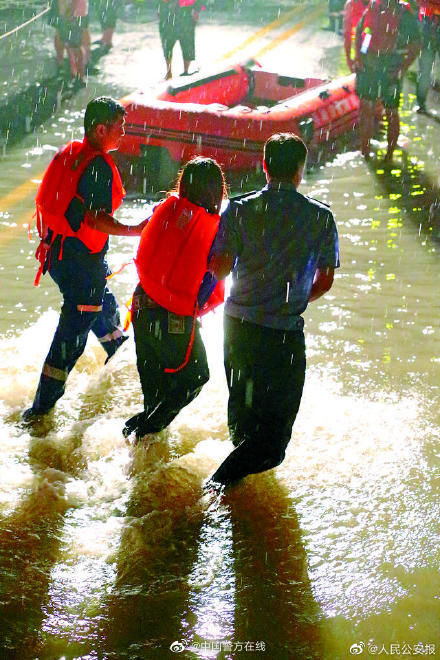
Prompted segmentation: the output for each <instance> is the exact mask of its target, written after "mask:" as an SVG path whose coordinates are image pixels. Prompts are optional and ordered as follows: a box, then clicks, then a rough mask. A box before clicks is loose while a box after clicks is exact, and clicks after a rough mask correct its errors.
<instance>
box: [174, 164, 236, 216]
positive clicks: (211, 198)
mask: <svg viewBox="0 0 440 660" xmlns="http://www.w3.org/2000/svg"><path fill="white" fill-rule="evenodd" d="M176 190H177V193H178V194H179V196H180V197H186V199H188V200H189V201H190V202H192V203H193V204H197V205H198V206H202V207H203V208H204V209H206V210H207V211H208V213H218V212H219V210H220V206H221V203H222V199H223V198H226V197H227V190H226V182H225V175H224V174H223V170H222V168H221V167H220V165H219V164H218V163H217V161H216V160H214V158H205V157H204V156H196V157H195V158H193V159H192V160H189V161H188V162H187V163H185V165H184V166H183V168H182V169H181V171H180V172H179V176H178V178H177V185H176Z"/></svg>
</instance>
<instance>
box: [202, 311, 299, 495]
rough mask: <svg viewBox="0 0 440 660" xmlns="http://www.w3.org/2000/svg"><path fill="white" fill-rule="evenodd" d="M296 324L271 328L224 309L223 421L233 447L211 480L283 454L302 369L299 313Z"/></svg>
mask: <svg viewBox="0 0 440 660" xmlns="http://www.w3.org/2000/svg"><path fill="white" fill-rule="evenodd" d="M298 326H299V327H298V329H296V330H289V331H285V330H275V329H273V328H267V327H264V326H261V325H256V324H254V323H247V322H246V321H241V320H239V319H236V318H233V317H231V316H228V315H225V320H224V331H225V339H224V350H225V371H226V379H227V383H228V389H229V402H228V426H229V432H230V435H231V440H232V442H233V444H234V445H235V447H236V449H234V451H232V453H231V454H229V456H228V457H227V458H226V459H225V460H224V461H223V463H222V464H221V465H220V467H219V468H218V470H217V471H216V472H215V474H214V475H213V476H212V480H213V481H216V482H218V483H221V484H225V485H227V484H229V483H232V482H234V481H236V480H238V479H241V478H243V477H245V476H246V475H248V474H253V473H257V472H263V471H264V470H269V469H270V468H273V467H276V466H277V465H280V463H282V461H283V460H284V456H285V452H286V447H287V445H288V443H289V441H290V436H291V433H292V426H293V423H294V421H295V418H296V415H297V413H298V409H299V404H300V401H301V396H302V391H303V386H304V378H305V369H306V356H305V343H304V333H303V330H302V319H300V320H299V321H298Z"/></svg>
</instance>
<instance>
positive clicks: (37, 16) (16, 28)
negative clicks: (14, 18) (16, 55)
mask: <svg viewBox="0 0 440 660" xmlns="http://www.w3.org/2000/svg"><path fill="white" fill-rule="evenodd" d="M49 9H50V7H46V9H43V11H40V13H39V14H36V15H35V16H33V17H32V18H30V19H29V20H28V21H26V22H25V23H22V24H21V25H17V27H15V28H14V29H13V30H9V32H5V34H2V35H1V36H0V41H1V40H2V39H6V37H10V36H11V34H15V32H18V31H19V30H21V29H22V28H24V27H26V26H27V25H29V24H30V23H33V22H34V21H36V20H37V19H38V18H41V17H42V16H44V14H46V13H47V12H48V11H49Z"/></svg>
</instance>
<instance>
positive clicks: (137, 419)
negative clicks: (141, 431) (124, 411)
mask: <svg viewBox="0 0 440 660" xmlns="http://www.w3.org/2000/svg"><path fill="white" fill-rule="evenodd" d="M144 416H145V412H144V411H142V412H141V413H138V414H137V415H133V417H130V419H127V421H126V422H125V425H124V428H123V429H122V435H123V436H124V438H128V436H130V435H131V434H132V433H133V432H134V431H136V436H137V433H138V428H139V426H140V425H141V423H142V420H143V418H144Z"/></svg>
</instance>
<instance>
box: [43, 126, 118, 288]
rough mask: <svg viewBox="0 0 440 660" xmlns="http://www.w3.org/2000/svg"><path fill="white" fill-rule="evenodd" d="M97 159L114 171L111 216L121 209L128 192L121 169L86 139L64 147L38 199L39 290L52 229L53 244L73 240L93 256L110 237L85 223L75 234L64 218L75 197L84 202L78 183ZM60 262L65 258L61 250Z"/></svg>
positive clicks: (58, 154) (73, 141) (48, 170)
mask: <svg viewBox="0 0 440 660" xmlns="http://www.w3.org/2000/svg"><path fill="white" fill-rule="evenodd" d="M97 156H101V157H102V158H104V160H105V161H106V162H107V163H108V165H109V166H110V167H111V170H112V174H113V178H112V213H113V212H114V211H115V210H116V209H117V208H118V207H119V206H120V205H121V202H122V200H123V198H124V196H125V190H124V187H123V185H122V181H121V177H120V175H119V172H118V169H117V167H116V165H115V164H114V162H113V159H112V157H111V156H110V155H109V154H107V153H104V152H102V151H97V150H96V149H93V148H92V147H91V146H90V144H89V142H88V140H87V138H84V140H83V141H80V140H72V141H71V142H68V143H67V144H66V145H65V146H64V147H62V148H61V149H60V150H59V151H58V152H57V153H56V154H55V156H54V157H53V159H52V161H51V162H50V164H49V167H48V168H47V170H46V172H45V174H44V176H43V180H42V181H41V183H40V186H39V188H38V192H37V195H36V197H35V204H36V217H37V230H38V234H39V236H40V239H41V241H40V245H39V247H38V248H37V252H36V257H37V259H38V260H39V261H40V264H41V266H40V270H39V272H38V273H37V277H36V278H35V285H36V286H37V285H38V282H39V280H40V276H41V272H42V269H43V265H44V261H45V258H46V254H47V251H48V249H49V247H50V246H49V245H48V244H47V242H46V241H45V239H46V237H47V234H48V230H49V229H50V230H52V234H53V235H52V242H53V241H54V240H55V238H56V236H59V235H60V236H62V240H63V241H64V239H65V238H66V237H68V236H74V237H75V238H78V239H79V240H80V241H82V242H83V243H84V245H86V247H87V248H88V249H89V250H90V252H92V253H96V252H100V251H101V250H102V248H103V247H104V245H105V243H106V241H107V239H108V234H105V233H103V232H101V231H98V230H97V229H92V228H91V227H89V226H88V225H87V224H86V223H84V222H83V223H81V226H80V228H79V230H78V231H77V232H75V231H73V229H72V228H71V226H70V225H69V223H68V221H67V219H66V217H65V215H64V214H65V212H66V211H67V208H68V206H69V204H70V202H71V201H72V199H73V198H74V197H78V198H79V199H81V198H80V196H79V195H78V192H77V187H78V182H79V180H80V178H81V176H82V174H83V173H84V170H85V169H86V167H87V165H88V164H89V163H90V162H91V161H92V160H93V159H94V158H96V157H97ZM59 258H60V259H61V258H62V249H61V250H60V255H59Z"/></svg>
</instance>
